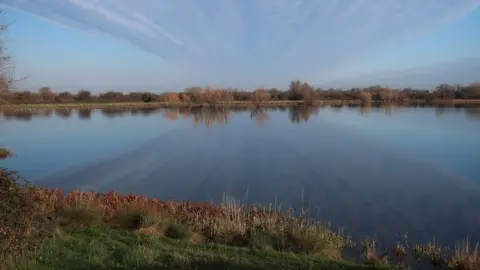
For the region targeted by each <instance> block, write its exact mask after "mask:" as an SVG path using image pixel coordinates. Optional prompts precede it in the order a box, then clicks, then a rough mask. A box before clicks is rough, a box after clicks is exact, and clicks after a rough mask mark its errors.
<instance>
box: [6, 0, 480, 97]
mask: <svg viewBox="0 0 480 270" xmlns="http://www.w3.org/2000/svg"><path fill="white" fill-rule="evenodd" d="M2 4H3V6H5V7H7V8H8V9H7V11H8V16H7V18H6V20H7V21H13V22H14V24H13V25H12V26H11V28H10V29H9V32H8V45H9V46H10V48H11V49H12V55H13V57H14V59H15V60H16V66H17V68H16V74H17V75H18V76H27V77H28V78H27V79H26V80H24V81H22V82H20V83H19V84H18V86H17V87H19V88H33V89H36V88H38V87H40V86H43V85H48V86H51V87H52V88H53V89H54V90H76V89H79V88H88V89H91V90H93V91H102V90H109V89H116V90H122V91H125V90H152V91H163V90H179V89H181V88H183V87H186V86H190V85H207V84H211V85H221V86H227V87H228V86H237V87H245V88H254V87H257V86H265V87H286V86H287V85H288V82H289V81H290V80H291V79H301V80H305V81H308V82H310V83H312V84H314V85H319V86H325V87H344V86H345V87H350V86H356V85H355V84H359V85H358V86H366V84H375V83H376V80H379V81H381V82H382V83H385V84H391V85H392V86H398V87H407V86H413V87H415V86H417V85H419V82H418V81H417V80H416V79H408V80H407V79H404V78H403V79H402V77H399V76H397V77H395V76H393V77H392V76H390V77H388V79H384V77H385V75H384V74H392V71H393V73H396V71H395V70H411V71H413V72H417V71H418V73H419V74H420V73H421V74H423V73H425V72H428V71H429V70H430V71H431V72H433V71H435V72H436V71H437V70H438V67H439V66H442V65H449V66H452V68H451V69H450V70H443V71H442V72H443V73H446V74H448V75H449V76H448V79H449V81H448V82H446V83H469V82H473V81H477V80H478V81H480V78H479V76H480V74H479V72H478V71H476V70H474V67H476V66H478V65H477V63H480V31H479V29H480V2H479V1H478V0H422V1H418V0H403V1H397V0H303V1H302V0H262V1H259V0H175V1H174V0H168V1H167V0H45V1H40V0H0V5H2ZM458 63H461V65H463V66H462V67H461V68H459V67H458V65H459V64H458ZM453 67H455V68H453ZM417 69H418V70H417ZM455 70H462V74H460V73H459V72H458V73H459V74H458V75H459V76H456V74H455V72H456V71H455ZM465 70H466V72H465ZM422 72H423V73H422ZM443 73H441V72H438V74H437V75H435V76H427V77H428V80H423V81H422V82H421V83H422V86H423V85H425V86H427V85H428V86H430V85H437V84H439V83H445V82H444V81H442V80H444V79H445V78H446V76H445V74H443ZM409 78H411V77H409Z"/></svg>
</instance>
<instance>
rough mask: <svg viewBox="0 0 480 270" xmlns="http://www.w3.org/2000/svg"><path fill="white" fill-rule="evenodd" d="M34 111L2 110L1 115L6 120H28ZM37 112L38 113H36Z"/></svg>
mask: <svg viewBox="0 0 480 270" xmlns="http://www.w3.org/2000/svg"><path fill="white" fill-rule="evenodd" d="M34 114H35V113H34V112H26V111H25V112H8V111H7V112H3V117H5V119H8V120H20V121H30V120H32V118H33V116H34ZM37 114H38V113H37Z"/></svg>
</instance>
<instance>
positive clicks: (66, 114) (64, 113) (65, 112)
mask: <svg viewBox="0 0 480 270" xmlns="http://www.w3.org/2000/svg"><path fill="white" fill-rule="evenodd" d="M55 115H56V116H58V117H60V118H64V119H68V118H70V116H72V110H71V109H56V110H55Z"/></svg>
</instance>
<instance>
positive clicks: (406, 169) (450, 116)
mask: <svg viewBox="0 0 480 270" xmlns="http://www.w3.org/2000/svg"><path fill="white" fill-rule="evenodd" d="M0 115H1V116H0V147H2V146H4V147H8V148H10V149H11V150H13V151H14V152H15V153H16V156H15V157H14V158H12V159H9V160H5V161H0V166H3V167H7V168H9V169H12V170H17V171H19V172H20V173H21V174H22V175H23V176H24V177H25V178H26V179H27V180H31V181H32V182H33V183H34V184H35V185H38V186H44V187H55V188H63V189H66V190H68V189H73V188H76V189H81V190H94V191H101V192H106V191H109V190H116V191H119V192H123V193H136V194H142V195H148V196H154V197H157V198H160V199H176V200H192V201H214V202H218V201H219V200H221V198H222V196H223V194H228V195H231V196H234V197H235V198H237V199H239V200H242V201H243V202H246V203H249V204H263V205H269V204H272V207H277V208H278V209H280V210H282V209H283V210H286V209H287V208H288V207H289V206H291V207H294V208H296V209H300V208H303V209H307V210H308V212H309V213H310V214H311V215H315V216H318V217H319V219H321V220H322V221H325V222H327V221H329V222H331V224H332V226H334V227H335V228H337V227H339V226H343V227H344V228H345V230H346V231H347V232H349V233H350V234H351V235H353V236H354V237H355V238H357V237H361V236H365V235H370V236H376V237H378V238H380V239H383V240H386V241H394V239H396V238H395V237H396V234H397V233H399V234H403V233H404V232H408V233H409V235H410V239H412V238H415V239H418V240H420V241H428V240H432V239H433V237H435V238H436V239H439V241H440V242H442V243H445V244H453V243H456V241H458V240H462V239H464V238H465V236H467V235H468V236H470V237H471V238H473V239H474V240H480V230H478V228H479V226H480V211H479V210H478V209H480V140H479V138H480V107H464V106H458V107H451V108H449V107H437V108H432V107H401V108H398V107H374V108H360V107H348V106H344V107H338V106H336V107H335V106H331V107H328V106H326V107H320V108H304V107H295V108H287V107H284V108H277V109H258V108H257V109H205V108H204V109H156V110H153V109H144V110H135V111H121V110H59V111H54V110H53V111H52V110H47V111H40V112H35V113H7V112H3V113H0Z"/></svg>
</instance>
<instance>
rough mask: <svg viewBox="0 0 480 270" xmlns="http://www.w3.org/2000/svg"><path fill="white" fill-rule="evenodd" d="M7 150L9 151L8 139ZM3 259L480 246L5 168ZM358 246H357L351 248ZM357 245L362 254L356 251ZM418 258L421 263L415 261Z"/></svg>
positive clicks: (53, 262) (309, 264)
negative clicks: (92, 187) (74, 186)
mask: <svg viewBox="0 0 480 270" xmlns="http://www.w3.org/2000/svg"><path fill="white" fill-rule="evenodd" d="M2 151H8V150H6V149H4V150H2ZM0 202H1V203H0V248H1V249H0V261H2V262H5V263H4V264H3V265H2V266H1V267H4V268H6V269H219V268H220V269H392V268H403V267H406V266H407V265H416V266H418V265H422V264H421V263H425V262H429V263H431V264H433V265H435V266H438V267H449V268H451V269H476V267H480V257H479V256H478V253H477V249H476V248H471V245H470V243H468V242H466V243H464V245H463V246H462V247H458V248H456V249H448V248H441V247H440V246H439V245H438V244H436V243H434V242H432V243H429V244H427V245H420V244H415V243H414V244H412V245H411V246H410V244H409V241H408V235H405V236H404V239H403V240H402V241H399V242H397V243H396V244H395V245H394V246H393V247H392V248H391V249H383V248H382V249H381V248H380V247H379V245H378V244H377V243H376V242H375V241H374V240H373V239H365V240H364V241H362V242H361V243H359V244H355V243H354V242H353V241H352V240H351V238H349V237H347V236H346V235H345V234H344V233H343V230H339V231H338V232H335V231H333V230H332V229H331V228H330V227H329V226H325V225H324V224H321V223H319V222H318V221H316V220H314V219H311V218H309V217H308V215H306V213H304V212H301V213H295V212H294V211H293V210H292V209H290V210H288V211H286V212H282V213H280V212H277V211H276V210H275V209H272V208H271V207H258V206H251V207H247V206H246V205H243V204H242V203H240V202H238V201H236V200H234V199H232V198H229V197H225V198H224V200H223V202H222V203H220V204H219V205H213V204H210V203H191V202H175V201H161V200H158V199H153V198H147V197H142V196H136V195H122V194H118V193H116V192H109V193H107V194H100V193H94V192H80V191H70V192H68V193H64V192H63V191H61V190H58V189H44V188H39V187H33V186H31V185H29V184H28V183H26V182H25V181H24V180H23V179H21V178H20V177H19V176H18V174H16V173H14V172H10V171H8V170H6V169H1V170H0ZM349 254H350V255H349ZM352 254H357V255H352ZM418 260H419V261H420V262H421V263H420V264H419V263H418V262H417V261H418Z"/></svg>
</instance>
